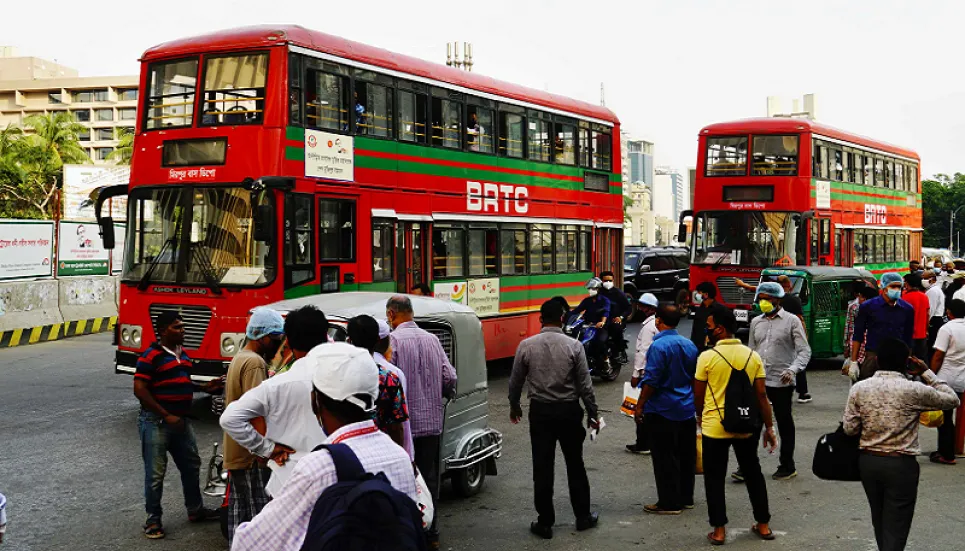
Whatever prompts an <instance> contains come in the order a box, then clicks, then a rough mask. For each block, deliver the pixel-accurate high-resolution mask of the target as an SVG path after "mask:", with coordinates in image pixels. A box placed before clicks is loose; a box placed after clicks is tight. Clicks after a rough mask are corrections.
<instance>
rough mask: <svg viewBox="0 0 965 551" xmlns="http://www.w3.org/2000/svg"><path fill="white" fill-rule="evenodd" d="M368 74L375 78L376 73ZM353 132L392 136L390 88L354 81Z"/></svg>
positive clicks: (384, 136) (366, 134)
mask: <svg viewBox="0 0 965 551" xmlns="http://www.w3.org/2000/svg"><path fill="white" fill-rule="evenodd" d="M369 75H370V76H371V77H373V78H376V77H377V76H378V75H375V74H371V73H369ZM354 100H355V105H354V107H355V133H356V134H362V135H365V136H376V137H379V138H390V137H392V127H393V122H392V90H391V89H390V88H388V87H386V86H381V85H379V84H373V83H371V82H362V81H359V80H356V81H355V96H354Z"/></svg>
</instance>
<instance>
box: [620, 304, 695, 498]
mask: <svg viewBox="0 0 965 551" xmlns="http://www.w3.org/2000/svg"><path fill="white" fill-rule="evenodd" d="M680 318H681V314H680V311H679V310H678V309H677V307H675V306H666V305H665V306H661V307H660V309H659V310H657V315H656V324H657V330H658V331H659V332H658V333H657V335H656V336H655V337H654V338H653V344H651V345H650V349H649V350H647V365H646V367H645V368H644V372H643V379H642V384H643V388H642V390H641V391H640V399H639V400H638V401H637V409H636V412H635V413H634V417H635V418H636V421H637V422H638V423H641V422H642V423H644V424H645V425H646V427H647V431H648V433H649V436H650V453H651V455H652V457H653V476H654V479H655V480H656V483H657V502H656V503H654V504H653V505H646V506H645V507H644V508H643V510H644V511H646V512H647V513H652V514H657V515H679V514H680V513H681V511H682V510H683V509H684V508H687V509H689V508H692V507H693V505H694V466H695V463H696V460H697V424H696V421H695V416H696V410H695V409H694V388H693V380H694V375H695V374H696V372H697V356H698V350H697V346H696V345H694V343H692V342H690V339H687V338H684V337H682V336H680V335H679V334H678V333H677V329H676V327H677V324H678V323H680Z"/></svg>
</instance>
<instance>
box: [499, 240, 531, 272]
mask: <svg viewBox="0 0 965 551" xmlns="http://www.w3.org/2000/svg"><path fill="white" fill-rule="evenodd" d="M499 254H500V262H501V263H502V269H501V270H500V272H501V273H502V274H503V275H519V274H525V273H526V232H525V231H524V230H500V231H499Z"/></svg>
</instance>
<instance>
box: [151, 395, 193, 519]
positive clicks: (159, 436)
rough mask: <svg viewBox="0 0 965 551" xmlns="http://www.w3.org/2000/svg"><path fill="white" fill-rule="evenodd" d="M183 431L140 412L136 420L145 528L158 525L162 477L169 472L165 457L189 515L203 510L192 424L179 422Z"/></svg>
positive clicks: (155, 416)
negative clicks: (177, 475)
mask: <svg viewBox="0 0 965 551" xmlns="http://www.w3.org/2000/svg"><path fill="white" fill-rule="evenodd" d="M182 421H183V422H184V428H183V430H177V429H175V428H174V427H171V426H170V425H167V424H166V423H164V421H163V419H161V417H160V416H159V415H157V414H155V413H152V412H150V411H146V410H141V413H140V414H139V415H138V417H137V426H138V432H139V433H140V437H141V458H142V459H143V460H144V510H145V511H146V512H147V524H152V523H160V522H161V513H162V510H161V497H162V495H163V493H164V475H165V473H166V472H167V468H168V454H171V459H173V460H174V464H175V465H177V467H178V471H179V472H180V473H181V490H182V492H184V506H185V507H186V508H187V510H188V514H189V515H190V514H193V513H196V512H197V511H199V510H201V508H202V507H204V500H203V498H202V497H201V486H200V483H201V456H200V455H198V443H197V440H195V437H194V428H192V426H191V421H189V420H188V419H182Z"/></svg>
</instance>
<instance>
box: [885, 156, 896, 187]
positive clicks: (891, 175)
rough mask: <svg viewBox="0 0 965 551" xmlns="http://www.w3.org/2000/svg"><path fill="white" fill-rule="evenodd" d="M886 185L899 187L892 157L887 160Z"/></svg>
mask: <svg viewBox="0 0 965 551" xmlns="http://www.w3.org/2000/svg"><path fill="white" fill-rule="evenodd" d="M885 187H887V188H892V189H897V188H898V185H897V181H896V180H895V162H894V161H892V160H891V159H886V160H885Z"/></svg>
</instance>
